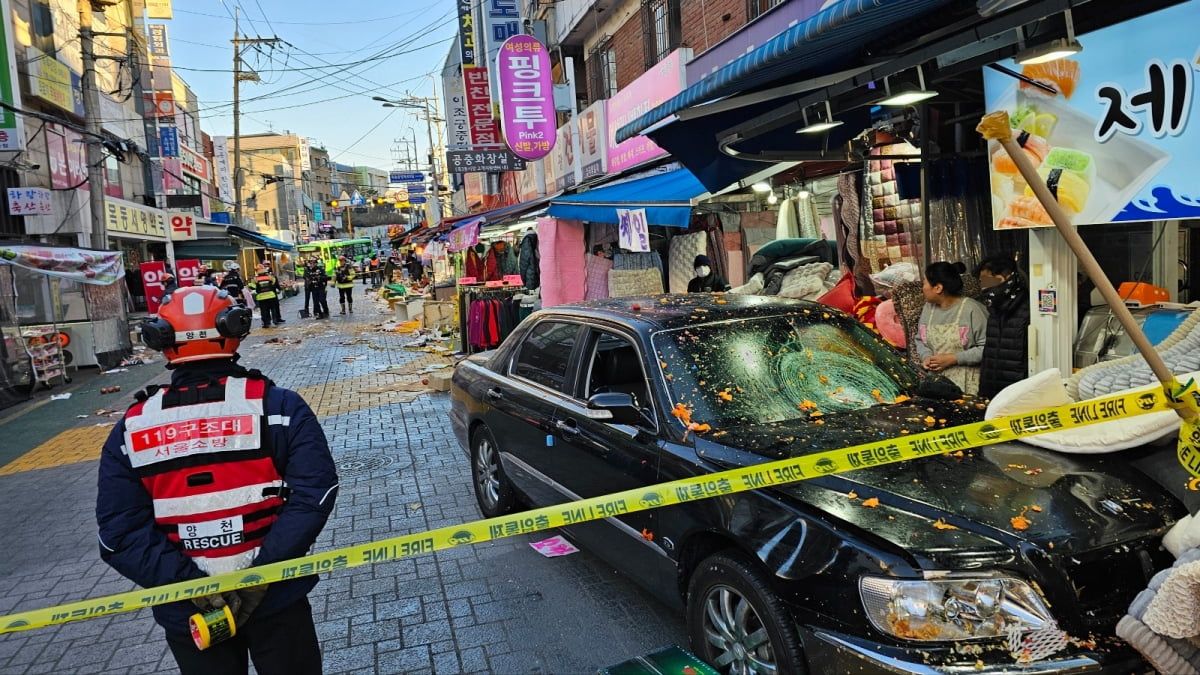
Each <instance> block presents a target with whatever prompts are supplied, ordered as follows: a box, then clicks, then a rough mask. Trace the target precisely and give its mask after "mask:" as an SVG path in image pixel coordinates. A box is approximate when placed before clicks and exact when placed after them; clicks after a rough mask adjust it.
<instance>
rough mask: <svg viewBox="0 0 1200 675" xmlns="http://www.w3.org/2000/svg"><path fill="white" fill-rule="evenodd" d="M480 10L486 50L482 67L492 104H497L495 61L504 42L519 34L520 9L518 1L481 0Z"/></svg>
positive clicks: (498, 79)
mask: <svg viewBox="0 0 1200 675" xmlns="http://www.w3.org/2000/svg"><path fill="white" fill-rule="evenodd" d="M480 9H481V10H482V15H483V44H484V47H485V48H486V50H487V59H486V60H484V61H483V63H482V65H483V66H484V67H485V68H487V71H488V82H489V83H490V84H491V88H492V89H491V93H492V102H493V103H499V102H500V101H499V94H500V78H499V77H498V75H499V72H498V71H497V70H496V60H497V59H498V58H499V56H500V46H501V45H503V44H504V41H505V40H507V39H508V38H510V37H512V36H514V35H517V34H519V33H520V32H521V8H520V6H519V5H518V0H482V2H481V3H480Z"/></svg>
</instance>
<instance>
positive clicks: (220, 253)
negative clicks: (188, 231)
mask: <svg viewBox="0 0 1200 675" xmlns="http://www.w3.org/2000/svg"><path fill="white" fill-rule="evenodd" d="M175 257H176V258H177V259H187V258H195V259H196V260H237V257H238V247H237V246H234V245H232V244H230V243H229V238H228V237H224V238H220V239H213V238H208V239H196V240H195V241H177V242H175Z"/></svg>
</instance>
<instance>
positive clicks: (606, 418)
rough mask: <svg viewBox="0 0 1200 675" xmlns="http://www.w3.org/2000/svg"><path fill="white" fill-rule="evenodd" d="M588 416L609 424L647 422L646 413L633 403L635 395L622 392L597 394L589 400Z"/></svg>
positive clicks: (634, 424)
mask: <svg viewBox="0 0 1200 675" xmlns="http://www.w3.org/2000/svg"><path fill="white" fill-rule="evenodd" d="M587 416H588V417H590V418H592V419H594V420H600V421H601V422H605V423H607V424H628V425H632V426H637V425H639V424H642V423H644V422H645V419H646V418H645V415H643V414H642V411H641V410H638V407H637V406H636V405H634V403H633V396H632V395H631V394H625V393H622V392H615V391H614V392H605V393H603V394H595V395H593V396H592V397H591V398H589V399H588V401H587Z"/></svg>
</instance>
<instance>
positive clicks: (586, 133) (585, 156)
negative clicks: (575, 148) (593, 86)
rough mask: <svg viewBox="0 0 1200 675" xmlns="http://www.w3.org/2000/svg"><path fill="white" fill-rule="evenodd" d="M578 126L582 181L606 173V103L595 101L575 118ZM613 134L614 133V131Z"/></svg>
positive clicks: (605, 101) (604, 101)
mask: <svg viewBox="0 0 1200 675" xmlns="http://www.w3.org/2000/svg"><path fill="white" fill-rule="evenodd" d="M574 121H575V123H576V124H578V125H579V165H580V170H581V172H582V174H583V180H587V179H589V178H595V177H597V176H603V175H604V174H606V173H608V148H607V147H606V146H605V143H604V139H605V138H606V137H607V135H608V126H607V124H606V122H607V121H608V101H607V100H602V101H596V102H595V103H593V104H591V105H590V106H588V107H587V108H585V109H584V111H583V112H581V113H579V115H577V116H576V117H575V120H574ZM613 133H616V132H615V131H614V132H613Z"/></svg>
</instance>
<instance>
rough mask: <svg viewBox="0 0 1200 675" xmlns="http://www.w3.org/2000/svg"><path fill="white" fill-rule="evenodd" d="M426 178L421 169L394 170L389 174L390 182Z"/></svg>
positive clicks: (405, 181)
mask: <svg viewBox="0 0 1200 675" xmlns="http://www.w3.org/2000/svg"><path fill="white" fill-rule="evenodd" d="M423 180H425V174H423V173H421V172H420V171H392V172H391V173H389V174H388V182H389V183H414V182H417V181H423Z"/></svg>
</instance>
